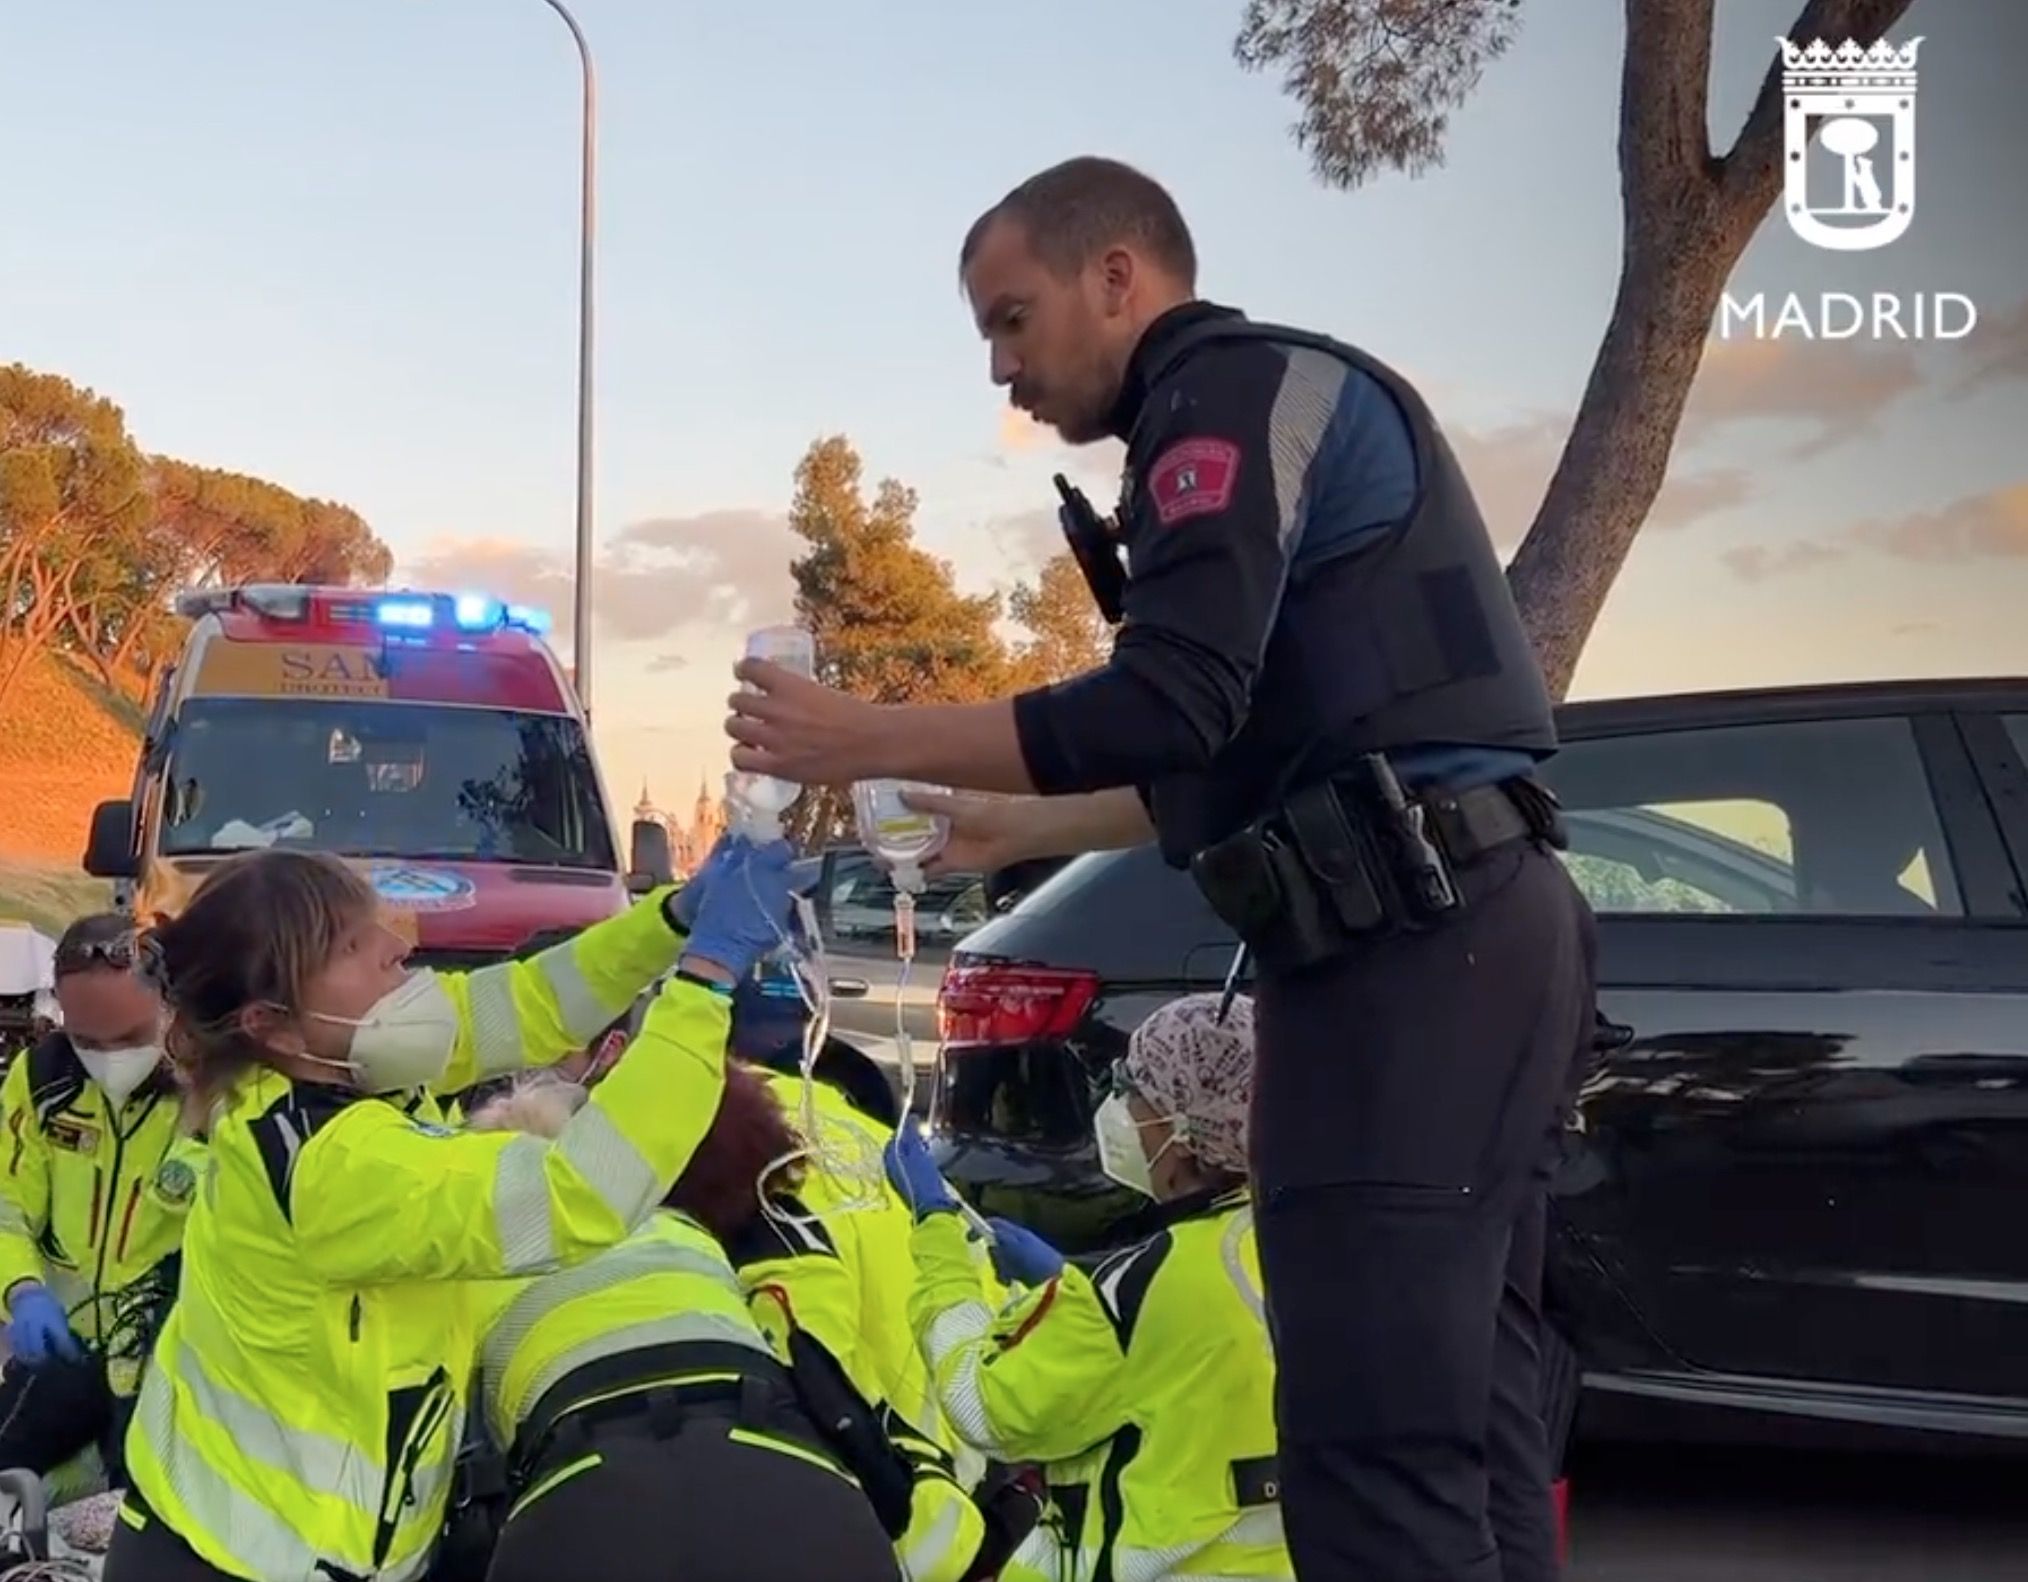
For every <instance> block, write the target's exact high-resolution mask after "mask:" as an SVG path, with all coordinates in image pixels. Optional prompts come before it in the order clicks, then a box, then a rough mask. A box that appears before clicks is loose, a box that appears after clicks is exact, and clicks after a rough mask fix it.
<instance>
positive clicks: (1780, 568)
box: [1719, 538, 1851, 582]
mask: <svg viewBox="0 0 2028 1582" xmlns="http://www.w3.org/2000/svg"><path fill="white" fill-rule="evenodd" d="M1850 553H1851V551H1850V550H1848V549H1846V548H1844V547H1843V546H1841V545H1838V544H1823V543H1819V542H1817V541H1816V540H1815V539H1808V538H1806V539H1800V540H1798V541H1797V542H1795V543H1793V544H1774V545H1770V544H1742V545H1740V546H1739V547H1738V548H1737V549H1728V550H1727V551H1726V552H1725V553H1724V554H1723V555H1722V556H1720V557H1719V558H1720V559H1721V560H1723V561H1724V562H1725V564H1726V565H1727V566H1728V567H1730V568H1731V570H1732V572H1733V575H1735V576H1737V577H1738V578H1739V579H1740V580H1741V581H1742V582H1765V581H1767V579H1768V578H1770V577H1781V576H1787V575H1789V574H1790V573H1792V572H1803V571H1814V570H1816V569H1817V568H1819V567H1822V566H1827V565H1831V564H1833V563H1834V562H1837V561H1841V560H1843V559H1844V558H1845V557H1846V556H1847V555H1848V554H1850Z"/></svg>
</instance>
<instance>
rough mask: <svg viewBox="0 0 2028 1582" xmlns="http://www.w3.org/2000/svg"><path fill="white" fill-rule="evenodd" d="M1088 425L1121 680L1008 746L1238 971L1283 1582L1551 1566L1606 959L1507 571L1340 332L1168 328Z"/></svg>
mask: <svg viewBox="0 0 2028 1582" xmlns="http://www.w3.org/2000/svg"><path fill="white" fill-rule="evenodd" d="M1113 428H1114V432H1115V433H1117V434H1118V435H1119V436H1120V437H1121V438H1122V439H1124V440H1126V441H1127V447H1128V449H1127V477H1126V483H1125V490H1124V493H1123V497H1122V501H1121V510H1120V514H1119V519H1118V520H1119V527H1118V533H1119V538H1120V541H1121V543H1122V546H1123V547H1124V549H1125V553H1126V558H1127V562H1128V575H1127V578H1126V582H1125V586H1124V590H1123V593H1122V596H1121V600H1120V603H1121V613H1122V616H1123V619H1122V622H1121V625H1120V629H1119V633H1118V637H1117V640H1116V645H1115V649H1114V654H1113V657H1112V660H1111V661H1110V663H1109V664H1108V665H1107V666H1106V667H1105V668H1103V669H1101V670H1098V671H1095V672H1092V673H1091V674H1089V675H1086V676H1082V677H1078V678H1076V679H1074V680H1072V681H1069V682H1066V683H1064V684H1062V685H1060V686H1057V687H1053V688H1048V689H1044V690H1041V691H1038V692H1034V693H1029V694H1026V695H1024V696H1023V697H1021V698H1019V699H1018V700H1017V701H1016V704H1015V713H1016V720H1017V724H1018V727H1019V730H1020V736H1021V744H1022V750H1023V753H1024V756H1025V757H1026V759H1027V763H1028V767H1029V770H1030V773H1031V774H1032V776H1033V777H1034V779H1035V780H1036V783H1037V787H1038V789H1040V790H1041V791H1043V792H1045V793H1050V794H1063V793H1071V792H1079V791H1090V790H1096V789H1100V788H1104V787H1109V786H1119V785H1134V786H1137V787H1138V788H1140V790H1141V794H1142V796H1143V798H1144V799H1145V800H1146V802H1147V804H1148V807H1149V810H1150V813H1151V815H1152V817H1153V820H1154V823H1155V826H1156V830H1157V832H1158V835H1159V838H1160V841H1161V844H1162V848H1163V851H1164V853H1165V855H1166V856H1167V857H1168V859H1169V860H1170V861H1171V862H1172V863H1174V864H1176V865H1177V866H1179V867H1182V866H1189V867H1191V868H1192V869H1193V871H1195V872H1196V874H1197V877H1198V882H1199V885H1200V887H1201V888H1203V889H1204V890H1205V893H1206V895H1207V897H1208V898H1209V899H1210V900H1211V902H1212V904H1213V906H1214V907H1216V908H1217V909H1218V910H1219V911H1220V913H1221V914H1222V915H1224V916H1225V917H1226V918H1227V919H1228V921H1231V922H1232V923H1233V924H1234V926H1235V927H1236V928H1238V929H1239V931H1240V933H1241V935H1242V937H1244V938H1246V939H1247V940H1248V941H1249V943H1250V945H1251V946H1252V947H1253V954H1254V958H1255V961H1256V964H1257V977H1256V983H1255V999H1256V1005H1257V1026H1258V1029H1259V1038H1260V1053H1259V1065H1258V1073H1257V1080H1256V1088H1255V1100H1254V1115H1253V1128H1252V1139H1251V1145H1252V1167H1253V1174H1254V1179H1255V1185H1256V1189H1257V1192H1258V1198H1259V1203H1260V1215H1259V1234H1260V1245H1261V1252H1262V1259H1263V1264H1264V1267H1265V1272H1266V1277H1267V1284H1268V1300H1269V1306H1270V1317H1271V1322H1272V1325H1273V1333H1274V1340H1275V1346H1276V1353H1277V1358H1278V1363H1279V1368H1280V1385H1279V1399H1278V1402H1277V1419H1278V1433H1279V1441H1280V1456H1281V1474H1282V1488H1283V1495H1284V1500H1285V1511H1286V1517H1287V1523H1288V1534H1289V1541H1290V1548H1291V1551H1292V1553H1293V1555H1294V1557H1295V1561H1296V1565H1297V1571H1298V1574H1299V1575H1300V1576H1302V1577H1303V1578H1305V1579H1306V1582H1318V1579H1327V1578H1328V1579H1337V1578H1346V1579H1353V1578H1357V1579H1358V1582H1408V1579H1411V1578H1414V1579H1417V1582H1423V1579H1430V1582H1434V1579H1439V1578H1441V1579H1443V1582H1535V1579H1537V1578H1544V1577H1550V1576H1553V1575H1554V1574H1555V1571H1556V1561H1555V1556H1554V1535H1553V1524H1552V1519H1551V1514H1550V1499H1549V1481H1550V1474H1551V1469H1550V1466H1549V1455H1548V1451H1547V1447H1546V1444H1545V1434H1544V1430H1543V1426H1542V1420H1541V1410H1540V1383H1539V1363H1538V1350H1537V1347H1538V1335H1539V1330H1540V1316H1539V1299H1540V1287H1541V1276H1542V1259H1543V1238H1544V1215H1545V1209H1546V1199H1547V1180H1548V1172H1549V1166H1550V1159H1551V1149H1552V1146H1553V1140H1554V1136H1555V1133H1556V1129H1557V1125H1558V1117H1559V1115H1560V1113H1561V1110H1562V1106H1563V1104H1564V1103H1565V1102H1566V1099H1567V1096H1568V1087H1569V1084H1570V1082H1571V1081H1572V1080H1573V1078H1574V1074H1575V1071H1576V1069H1577V1062H1576V1059H1575V1057H1576V1055H1577V1053H1578V1052H1579V1050H1580V1049H1581V1048H1583V1047H1584V1046H1585V1041H1586V1039H1587V1037H1588V1034H1589V1029H1590V1026H1591V1018H1592V1001H1593V966H1592V952H1593V943H1592V926H1591V919H1590V915H1589V913H1588V911H1587V910H1586V908H1585V906H1584V903H1583V901H1582V900H1581V899H1580V898H1579V896H1578V894H1577V892H1576V891H1575V889H1574V888H1573V887H1572V885H1571V884H1570V882H1569V880H1568V879H1567V878H1566V877H1565V875H1564V873H1563V871H1562V867H1561V864H1560V863H1559V862H1558V860H1557V859H1556V857H1555V855H1554V852H1553V850H1552V849H1551V848H1552V847H1553V845H1555V844H1556V843H1557V842H1558V841H1559V840H1560V830H1559V828H1558V826H1557V822H1556V817H1555V808H1554V803H1553V801H1552V800H1551V799H1550V798H1549V797H1548V795H1547V793H1546V792H1544V791H1543V790H1542V789H1541V788H1540V787H1539V785H1537V784H1536V783H1535V782H1534V781H1533V780H1532V779H1531V778H1530V776H1529V771H1530V769H1531V767H1532V766H1533V765H1534V764H1535V763H1536V762H1538V761H1539V760H1541V759H1543V758H1545V757H1547V756H1549V755H1550V754H1551V753H1552V752H1553V751H1554V750H1555V746H1556V738H1555V730H1554V726H1553V723H1552V718H1551V708H1550V703H1549V699H1548V697H1547V694H1546V691H1545V689H1544V687H1543V683H1542V678H1541V674H1540V671H1539V669H1538V667H1537V665H1536V662H1535V659H1534V656H1533V654H1532V652H1531V651H1530V648H1529V645H1528V642H1527V639H1526V636H1525V634H1524V633H1523V631H1522V628H1521V624H1520V620H1519V617H1518V615H1517V614H1516V612H1515V609H1514V605H1513V601H1512V599H1511V597H1510V596H1509V593H1508V591H1507V585H1506V580H1505V577H1504V576H1503V574H1502V572H1501V569H1500V566H1499V563H1498V561H1497V559H1496V557H1495V555H1494V552H1493V548H1492V545H1491V542H1490V540H1489V538H1488V536H1487V533H1486V529H1485V525H1484V523H1483V521H1482V520H1481V518H1480V515H1479V512H1478V508H1477V506H1476V505H1475V503H1474V502H1473V498H1472V493H1471V490H1470V487H1469V486H1468V485H1467V483H1466V481H1465V478H1464V474H1463V472H1462V471H1461V469H1460V468H1459V466H1458V464H1457V461H1456V459H1455V457H1454V456H1453V455H1452V453H1451V451H1450V449H1449V447H1448V446H1447V445H1446V444H1445V442H1444V440H1443V438H1442V436H1441V435H1440V433H1439V432H1438V430H1437V427H1436V424H1435V422H1434V420H1433V419H1432V418H1431V416H1430V414H1429V411H1428V409H1427V408H1426V407H1425V406H1424V404H1423V402H1422V400H1421V398H1420V397H1419V396H1417V394H1416V393H1415V391H1414V390H1413V389H1412V388H1411V387H1410V386H1409V385H1408V384H1407V383H1406V381H1404V380H1403V379H1401V377H1400V376H1399V375H1397V374H1395V373H1394V372H1393V371H1392V370H1390V369H1388V368H1386V367H1385V366H1383V365H1382V364H1380V363H1378V362H1375V361H1374V360H1372V359H1371V358H1368V357H1366V356H1365V355H1363V354H1362V353H1359V352H1357V351H1355V350H1353V349H1351V348H1349V347H1346V346H1343V345H1340V344H1339V343H1337V342H1333V341H1328V340H1325V339H1324V338H1322V337H1316V336H1310V335H1307V334H1305V333H1303V332H1300V331H1293V330H1285V329H1280V328H1277V327H1272V326H1264V325H1254V324H1251V323H1250V322H1248V321H1247V320H1245V319H1244V318H1243V317H1242V316H1241V315H1239V314H1238V313H1236V312H1233V311H1232V310H1229V309H1225V308H1219V307H1215V306H1212V305H1210V304H1208V303H1191V304H1187V305H1185V306H1183V307H1180V308H1177V309H1175V310H1173V311H1171V312H1170V313H1168V314H1165V315H1164V316H1163V317H1162V318H1160V319H1158V320H1157V321H1156V322H1155V323H1154V325H1152V326H1151V327H1150V328H1149V330H1148V332H1147V334H1146V335H1145V336H1144V337H1143V339H1142V342H1141V344H1140V346H1139V347H1138V348H1137V350H1136V352H1135V354H1134V357H1133V359H1132V363H1131V365H1130V368H1129V370H1128V374H1127V378H1126V382H1125V387H1124V389H1123V391H1122V394H1121V397H1120V401H1119V406H1118V408H1117V410H1116V411H1115V413H1114V417H1113Z"/></svg>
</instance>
